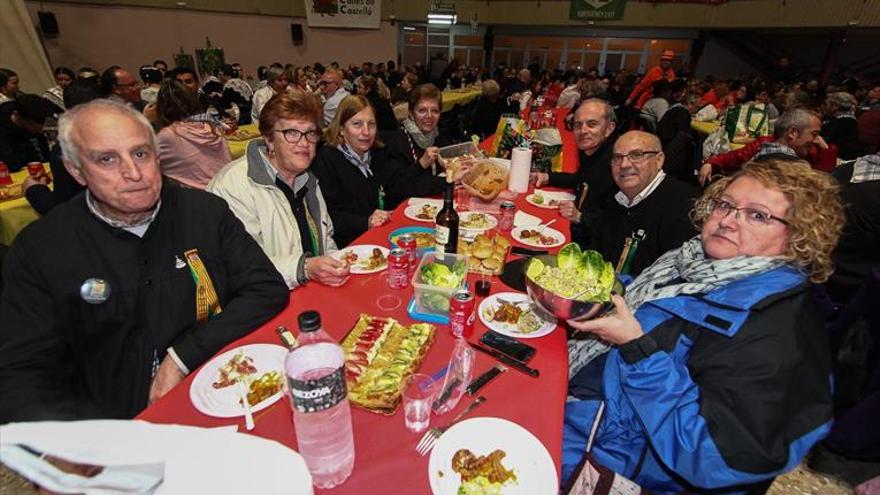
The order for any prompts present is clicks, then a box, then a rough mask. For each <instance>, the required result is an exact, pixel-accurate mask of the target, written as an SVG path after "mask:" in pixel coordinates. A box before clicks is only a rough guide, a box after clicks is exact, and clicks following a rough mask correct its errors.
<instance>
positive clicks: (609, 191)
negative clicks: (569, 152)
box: [548, 137, 617, 243]
mask: <svg viewBox="0 0 880 495" xmlns="http://www.w3.org/2000/svg"><path fill="white" fill-rule="evenodd" d="M613 150H614V139H612V138H610V137H609V138H608V139H606V140H605V142H603V143H602V145H601V146H599V149H597V150H596V152H595V153H593V154H592V155H589V156H588V155H586V154H584V153H583V152H580V153H579V154H578V158H579V161H580V166H579V167H578V171H577V172H575V173H568V172H551V173H550V182H549V183H548V185H550V186H553V187H562V188H566V189H572V190H573V191H574V195H575V201H579V200H580V196H581V192H582V191H583V188H584V184H587V185H589V187H588V189H587V196H586V199H585V200H584V203H583V205H581V214H583V215H589V214H590V212H595V211H599V210H601V209H602V208H603V207H604V206H605V204H606V203H607V201H608V199H609V198H611V197H612V196H613V195H614V193H615V192H616V191H617V186H616V185H615V184H614V179H613V178H612V176H611V152H612V151H613ZM587 222H588V223H589V220H587ZM571 228H572V230H571V235H572V238H573V239H574V240H576V241H578V242H581V243H586V242H587V234H588V232H585V231H583V230H580V229H579V226H578V225H577V224H572V226H571Z"/></svg>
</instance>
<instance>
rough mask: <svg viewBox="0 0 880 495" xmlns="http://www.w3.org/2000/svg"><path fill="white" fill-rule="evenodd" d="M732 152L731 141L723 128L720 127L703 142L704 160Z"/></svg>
mask: <svg viewBox="0 0 880 495" xmlns="http://www.w3.org/2000/svg"><path fill="white" fill-rule="evenodd" d="M728 151H730V140H728V139H727V134H726V133H725V130H724V128H723V127H719V128H718V129H717V130H715V131H714V132H713V133H712V134H709V135H708V136H706V140H705V141H703V160H708V159H709V157H712V156H715V155H720V154H722V153H727V152H728Z"/></svg>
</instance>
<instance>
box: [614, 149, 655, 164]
mask: <svg viewBox="0 0 880 495" xmlns="http://www.w3.org/2000/svg"><path fill="white" fill-rule="evenodd" d="M658 153H662V152H661V151H642V150H632V151H630V152H629V153H627V154H625V155H621V154H620V153H614V154H613V155H611V164H612V165H620V164H621V163H623V159H624V158H627V159H629V161H630V163H636V164H639V163H642V162H644V161H645V160H647V159H648V156H653V155H656V154H658Z"/></svg>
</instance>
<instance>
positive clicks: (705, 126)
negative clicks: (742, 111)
mask: <svg viewBox="0 0 880 495" xmlns="http://www.w3.org/2000/svg"><path fill="white" fill-rule="evenodd" d="M720 127H721V122H719V121H717V120H710V121H709V122H700V121H698V120H691V129H693V130H695V131H697V132H699V133H700V134H702V135H704V136H708V135H709V134H712V133H713V132H715V131H717V130H718V129H719V128H720ZM743 146H745V145H744V144H740V143H730V149H731V150H738V149H740V148H742V147H743Z"/></svg>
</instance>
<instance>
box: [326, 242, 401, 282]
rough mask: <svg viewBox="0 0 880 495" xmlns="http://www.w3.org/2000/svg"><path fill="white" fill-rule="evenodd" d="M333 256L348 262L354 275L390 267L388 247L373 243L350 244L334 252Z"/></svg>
mask: <svg viewBox="0 0 880 495" xmlns="http://www.w3.org/2000/svg"><path fill="white" fill-rule="evenodd" d="M333 257H334V258H336V259H338V260H340V261H344V262H346V263H348V264H349V266H350V267H351V273H352V274H354V275H364V274H367V273H376V272H381V271H382V270H384V269H386V268H388V248H384V247H382V246H376V245H373V244H361V245H357V246H348V247H347V248H345V249H342V250H340V251H337V252H336V253H333Z"/></svg>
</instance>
